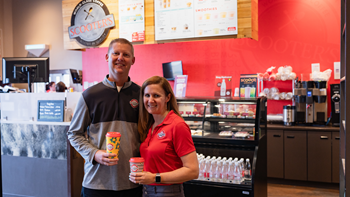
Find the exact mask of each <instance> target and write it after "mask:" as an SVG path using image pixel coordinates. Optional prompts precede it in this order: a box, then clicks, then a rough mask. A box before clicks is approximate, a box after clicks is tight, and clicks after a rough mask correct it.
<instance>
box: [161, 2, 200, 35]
mask: <svg viewBox="0 0 350 197" xmlns="http://www.w3.org/2000/svg"><path fill="white" fill-rule="evenodd" d="M154 12H155V13H154V16H155V39H156V40H168V39H178V38H192V37H194V35H195V31H194V20H193V18H194V12H193V0H154Z"/></svg>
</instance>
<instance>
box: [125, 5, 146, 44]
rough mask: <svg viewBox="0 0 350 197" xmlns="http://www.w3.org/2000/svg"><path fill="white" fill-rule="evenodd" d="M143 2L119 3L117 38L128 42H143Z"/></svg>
mask: <svg viewBox="0 0 350 197" xmlns="http://www.w3.org/2000/svg"><path fill="white" fill-rule="evenodd" d="M144 4H145V2H144V0H127V1H119V37H120V38H125V39H127V40H129V41H130V42H139V41H144V40H145V9H144V8H145V6H144Z"/></svg>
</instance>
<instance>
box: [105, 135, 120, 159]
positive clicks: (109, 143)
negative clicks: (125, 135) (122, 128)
mask: <svg viewBox="0 0 350 197" xmlns="http://www.w3.org/2000/svg"><path fill="white" fill-rule="evenodd" d="M120 137H121V135H120V133H119V132H108V133H107V134H106V149H107V150H106V151H107V153H114V154H116V155H117V156H116V157H115V158H117V159H118V156H119V147H120ZM110 159H114V157H110Z"/></svg>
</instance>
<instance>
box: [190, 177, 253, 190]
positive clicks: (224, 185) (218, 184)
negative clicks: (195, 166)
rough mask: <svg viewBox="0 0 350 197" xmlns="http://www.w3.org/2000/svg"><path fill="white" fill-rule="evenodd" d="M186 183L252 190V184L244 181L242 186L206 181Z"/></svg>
mask: <svg viewBox="0 0 350 197" xmlns="http://www.w3.org/2000/svg"><path fill="white" fill-rule="evenodd" d="M186 183H190V184H191V183H194V184H199V185H206V186H211V187H213V186H214V187H227V188H237V189H251V188H252V183H251V182H246V181H243V182H242V183H241V184H235V183H225V182H215V181H206V180H198V179H197V180H191V181H187V182H186Z"/></svg>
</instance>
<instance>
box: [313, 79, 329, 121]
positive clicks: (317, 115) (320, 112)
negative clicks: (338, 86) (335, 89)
mask: <svg viewBox="0 0 350 197" xmlns="http://www.w3.org/2000/svg"><path fill="white" fill-rule="evenodd" d="M314 90H315V91H314V92H315V94H314V101H315V102H314V123H315V124H320V125H324V124H326V122H327V81H315V89H314Z"/></svg>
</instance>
